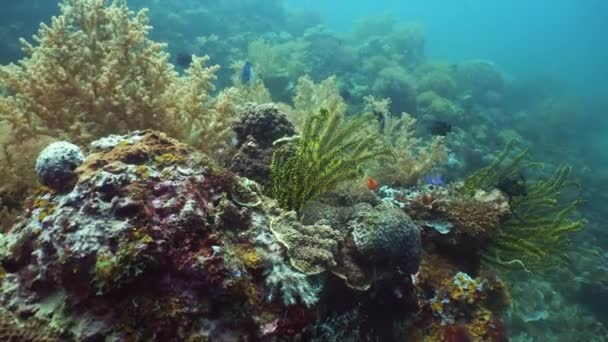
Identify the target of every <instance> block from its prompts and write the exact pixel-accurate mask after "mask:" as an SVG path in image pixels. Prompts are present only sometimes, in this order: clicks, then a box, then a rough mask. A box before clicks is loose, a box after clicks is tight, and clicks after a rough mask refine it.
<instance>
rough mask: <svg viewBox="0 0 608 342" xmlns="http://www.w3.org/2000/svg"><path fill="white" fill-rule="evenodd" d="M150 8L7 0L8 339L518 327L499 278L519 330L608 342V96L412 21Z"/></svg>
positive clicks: (278, 4)
mask: <svg viewBox="0 0 608 342" xmlns="http://www.w3.org/2000/svg"><path fill="white" fill-rule="evenodd" d="M129 5H130V6H135V7H133V8H138V9H139V8H143V7H144V6H149V7H150V10H149V11H148V10H147V9H143V10H139V11H138V12H132V11H130V10H129V9H128V8H127V1H126V0H112V1H109V0H62V1H61V2H60V8H59V11H57V9H56V5H55V4H42V2H40V1H34V0H30V1H28V0H26V1H22V2H15V3H14V4H12V3H7V4H5V5H3V11H2V13H0V18H1V19H2V20H0V37H2V38H3V39H2V43H3V45H2V49H1V51H0V58H6V56H10V60H8V59H3V62H2V63H4V61H5V60H6V61H7V62H10V61H12V62H13V63H12V64H8V65H4V66H0V178H1V179H2V182H1V183H0V287H1V288H2V290H1V291H0V306H1V307H0V321H1V322H0V330H1V332H0V335H1V336H0V340H18V341H22V340H28V341H39V340H40V341H44V340H51V341H59V340H61V341H70V340H86V341H98V340H108V341H110V340H111V341H115V340H116V341H118V340H126V341H258V340H259V341H287V340H289V341H338V340H339V341H342V340H344V341H400V340H408V341H409V340H413V341H420V340H428V341H506V340H507V335H506V330H507V329H506V327H505V323H504V322H503V320H502V318H503V314H504V313H505V308H506V306H507V305H508V303H509V298H508V295H507V294H506V286H505V283H503V282H502V281H501V280H499V279H498V277H497V276H496V274H494V273H493V272H494V271H496V272H500V278H501V279H505V280H507V281H508V283H509V287H510V288H512V289H513V291H512V293H513V294H514V298H513V299H514V300H513V306H512V308H511V309H510V310H509V311H507V312H506V314H504V317H505V318H506V320H505V322H506V323H507V326H508V327H509V329H508V330H509V333H510V334H511V336H510V337H511V339H512V340H514V341H530V340H535V339H538V338H539V336H542V338H543V339H545V340H556V341H557V340H560V339H561V340H568V341H570V340H589V341H593V340H603V336H606V327H605V324H603V322H604V321H606V319H605V317H606V310H605V308H603V307H602V303H604V302H605V301H606V298H608V295H607V293H608V290H607V289H608V280H607V278H606V267H605V264H606V260H607V258H608V256H607V255H608V254H606V253H605V252H604V250H602V249H601V248H598V247H597V245H600V244H602V243H603V242H605V240H606V239H605V233H604V232H603V230H602V229H601V227H602V225H603V223H604V221H605V220H604V218H603V216H602V215H601V213H602V208H603V207H602V203H605V200H606V199H607V197H606V195H605V194H606V193H607V192H606V191H605V189H603V187H601V186H597V185H598V184H601V180H603V179H605V178H606V177H604V176H605V173H606V172H605V170H604V169H605V168H602V167H600V165H599V164H600V163H601V162H600V161H603V159H605V158H601V153H599V152H601V151H600V150H599V149H598V148H597V147H596V146H588V145H590V144H591V143H596V145H597V146H600V145H601V144H597V142H601V141H603V140H601V137H599V138H597V141H592V140H591V139H590V138H585V139H579V138H580V137H581V134H580V132H587V130H588V128H589V125H588V123H589V122H591V123H593V125H595V123H596V122H598V118H600V117H601V115H599V114H601V112H600V111H599V110H598V111H596V112H594V111H593V110H589V108H586V107H582V106H580V105H579V103H577V102H574V101H572V100H571V99H570V98H569V97H568V94H565V93H564V92H562V91H561V89H559V87H558V86H556V84H557V82H554V80H551V79H548V78H538V77H536V78H535V76H534V75H526V77H527V78H528V77H529V78H530V80H522V79H518V77H517V76H516V75H511V74H506V73H503V72H502V70H501V68H500V67H499V66H497V65H495V64H494V63H492V62H491V61H485V60H476V59H473V60H468V61H464V62H458V63H455V64H454V63H452V62H450V61H446V62H438V61H436V60H434V59H432V58H428V57H427V56H426V55H425V37H424V35H423V32H422V30H421V27H420V26H416V25H411V24H404V23H403V22H402V21H401V19H400V18H398V17H396V16H394V15H391V14H387V15H381V16H376V17H369V18H367V19H364V20H362V21H360V22H359V23H357V24H356V25H355V26H354V27H353V28H352V30H351V31H350V32H348V30H341V31H332V30H330V29H329V28H328V26H326V25H324V23H323V20H322V19H321V16H320V15H319V14H318V13H315V12H312V11H308V10H296V9H293V8H292V7H290V5H288V2H285V1H282V0H269V1H262V2H260V1H251V0H226V1H206V2H205V1H203V2H201V1H190V0H188V1H180V2H162V1H152V2H150V1H142V0H129ZM53 10H55V12H53ZM26 12H27V16H24V13H26ZM16 13H19V19H20V20H19V22H16V20H15V18H13V15H15V14H16ZM51 13H53V14H56V16H55V17H54V18H53V19H52V20H51V21H50V23H47V24H42V25H41V26H40V28H39V30H38V33H37V34H36V35H34V36H33V38H32V40H31V42H27V41H25V40H21V46H22V48H23V54H22V55H18V54H17V53H16V51H17V49H18V47H19V41H18V40H16V39H13V37H18V36H24V37H28V36H31V34H32V33H31V31H29V30H34V29H35V24H33V23H37V22H39V21H40V20H43V18H46V17H50V15H49V14H51ZM148 14H149V15H150V18H151V20H150V21H149V20H148ZM227 22H229V23H230V25H226V23H227ZM150 23H154V26H155V27H154V30H152V26H151V25H150ZM150 37H153V38H154V39H155V40H156V41H158V42H167V44H164V43H163V44H161V43H157V42H155V41H154V40H152V39H151V38H150ZM9 40H10V41H9ZM207 55H208V56H207ZM20 56H23V57H22V58H21V57H20ZM200 56H202V57H200ZM19 58H21V60H18V59H19ZM172 63H174V64H175V65H173V64H172ZM216 64H217V65H216ZM219 64H221V65H222V68H220V67H219ZM244 66H247V69H246V70H247V74H246V77H242V75H243V74H242V71H243V68H244ZM505 70H506V69H505ZM216 86H217V88H216ZM273 101H274V102H273ZM603 107H605V106H603ZM603 107H601V108H603ZM583 112H589V114H584V113H583ZM360 113H364V114H360ZM237 114H238V115H237ZM414 117H415V118H416V119H414ZM597 126H598V127H599V126H600V125H597ZM161 131H162V133H161ZM540 133H542V134H540ZM174 139H176V140H174ZM575 140H576V141H575ZM57 141H60V142H57ZM556 141H559V142H562V144H561V145H563V146H564V149H556V148H555V146H556V145H555V143H556ZM68 142H69V143H71V144H74V145H67V144H68ZM515 142H517V143H518V144H521V145H528V146H531V151H532V152H534V153H535V155H542V156H543V162H547V163H553V164H556V165H557V164H559V163H569V164H570V165H573V167H572V168H571V167H569V166H559V167H556V168H553V167H551V168H548V167H546V168H543V167H541V165H540V163H533V162H531V161H529V159H528V151H527V150H519V149H517V148H516V147H515V146H516V145H515ZM564 142H568V143H564ZM52 143H54V144H52ZM505 143H507V148H506V149H504V150H503V151H502V152H500V153H498V154H496V153H495V151H497V150H499V149H500V147H501V146H503V145H504V144H505ZM51 144H52V145H51ZM561 145H560V146H561ZM45 147H47V150H45V151H43V153H40V152H41V151H42V150H43V149H44V148H45ZM564 152H567V153H564ZM592 153H593V154H592ZM598 155H600V156H599V157H598ZM37 157H39V158H38V160H36V158H37ZM586 159H590V160H591V159H592V160H591V161H590V160H586ZM224 167H226V169H224ZM471 170H478V171H477V172H473V173H472V174H471ZM551 170H554V172H553V173H551V172H550V171H551ZM34 171H36V172H34ZM570 179H572V180H574V182H576V183H580V184H582V186H581V188H575V187H570V186H569V185H570V184H572V182H571V181H570ZM459 180H460V181H459ZM37 182H38V183H39V184H40V185H42V186H41V187H37V185H36V183H37ZM582 189H584V190H582ZM579 192H580V193H581V194H580V195H584V196H585V198H588V199H590V200H591V203H590V204H591V205H587V206H583V205H582V204H583V202H582V201H581V200H580V199H578V198H579ZM267 196H270V197H274V198H269V197H267ZM288 210H290V211H288ZM584 217H589V218H590V224H589V226H590V227H589V228H591V229H586V230H585V232H583V233H582V235H577V236H576V237H575V236H574V235H573V234H572V233H574V232H578V231H580V230H582V229H583V227H585V226H586V224H587V220H586V219H585V218H584ZM604 225H605V224H604ZM572 245H574V247H579V248H578V249H574V248H571V247H573V246H572ZM553 266H559V267H553ZM548 267H551V268H550V269H549V270H546V268H548ZM531 271H533V272H531ZM564 279H567V280H568V281H564Z"/></svg>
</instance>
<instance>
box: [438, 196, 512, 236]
mask: <svg viewBox="0 0 608 342" xmlns="http://www.w3.org/2000/svg"><path fill="white" fill-rule="evenodd" d="M445 210H446V212H447V216H448V218H449V220H450V221H451V222H452V223H454V230H453V233H454V234H455V235H457V236H458V237H457V239H458V240H462V239H464V240H475V241H476V245H480V244H483V242H485V241H488V240H489V239H491V238H492V237H493V236H494V235H495V234H496V233H497V229H498V226H499V224H500V222H501V219H503V218H505V217H506V216H508V215H509V214H510V209H509V204H508V199H507V198H506V196H505V195H504V194H502V193H501V192H500V191H499V190H493V191H491V192H486V191H483V190H479V191H477V192H476V193H475V195H474V196H473V197H472V198H466V197H462V198H459V197H457V198H453V199H452V200H450V201H448V202H447V204H446V209H445ZM461 242H462V241H461Z"/></svg>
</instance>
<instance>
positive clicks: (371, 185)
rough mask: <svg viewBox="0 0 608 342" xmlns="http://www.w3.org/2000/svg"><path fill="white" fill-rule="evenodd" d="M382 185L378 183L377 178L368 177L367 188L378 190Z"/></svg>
mask: <svg viewBox="0 0 608 342" xmlns="http://www.w3.org/2000/svg"><path fill="white" fill-rule="evenodd" d="M379 187H380V183H378V181H377V180H375V179H373V178H372V177H369V178H368V179H367V188H368V189H369V190H371V191H376V190H378V188H379Z"/></svg>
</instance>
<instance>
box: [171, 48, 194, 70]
mask: <svg viewBox="0 0 608 342" xmlns="http://www.w3.org/2000/svg"><path fill="white" fill-rule="evenodd" d="M175 63H176V64H177V65H178V66H180V67H182V68H184V69H185V68H187V67H189V66H190V63H192V55H191V54H189V53H187V52H180V53H178V54H177V56H176V57H175Z"/></svg>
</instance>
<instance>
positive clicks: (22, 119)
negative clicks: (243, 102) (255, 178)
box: [0, 0, 236, 205]
mask: <svg viewBox="0 0 608 342" xmlns="http://www.w3.org/2000/svg"><path fill="white" fill-rule="evenodd" d="M60 7H61V15H59V16H57V17H54V18H53V20H52V23H51V25H50V26H47V25H45V24H42V25H41V27H40V30H39V32H38V34H37V35H35V36H34V41H35V43H29V42H26V41H25V40H22V45H23V49H24V51H25V53H26V57H25V58H23V59H22V60H21V61H19V63H18V64H11V65H7V66H0V122H2V125H3V126H4V125H5V122H6V129H7V130H8V133H9V136H10V139H6V140H5V139H3V140H5V141H2V142H0V147H2V148H3V153H4V156H2V157H0V160H1V161H2V162H1V163H0V173H1V174H3V175H17V174H19V175H23V176H22V177H20V179H13V178H14V177H7V178H3V185H2V187H3V188H8V190H1V192H2V193H3V194H2V198H3V203H7V202H8V197H7V196H5V195H4V193H7V192H9V193H11V192H12V193H15V192H24V191H27V190H28V189H29V188H31V187H32V186H33V184H35V182H34V181H32V180H33V175H30V174H28V173H27V172H23V170H31V166H32V165H33V163H32V162H31V161H32V160H33V159H34V158H35V155H36V154H37V153H38V152H39V151H40V149H41V147H43V146H44V145H45V144H41V142H46V143H48V141H49V140H51V139H64V140H69V141H72V142H75V143H77V144H80V145H84V144H86V143H88V142H90V141H91V140H93V139H95V138H99V137H101V136H104V135H107V134H115V133H126V132H127V131H129V130H136V129H144V128H153V129H157V130H161V131H164V132H166V133H168V134H170V135H171V136H173V137H176V138H179V139H181V140H188V141H189V142H190V143H191V144H192V145H194V146H195V147H198V148H200V149H202V150H204V151H205V152H207V153H208V154H209V155H212V156H217V155H218V154H219V153H221V152H222V151H223V150H224V149H225V148H226V147H227V145H228V143H229V141H230V137H231V129H230V123H231V120H232V118H233V116H234V115H233V113H234V108H233V106H232V100H233V98H234V97H235V96H236V94H235V92H234V91H226V92H224V93H222V94H221V95H219V96H218V97H217V98H216V99H212V98H211V97H210V96H209V93H210V92H211V91H213V89H214V88H213V85H212V84H211V82H212V81H213V80H214V79H215V73H216V72H217V70H218V68H219V67H218V66H211V67H205V63H206V62H207V60H208V57H194V58H193V60H192V64H191V66H190V68H189V69H188V70H187V71H186V76H184V77H180V76H179V75H178V74H177V73H176V72H175V70H174V69H173V66H172V65H171V64H170V63H169V55H168V54H167V53H166V52H165V51H164V49H165V47H166V46H165V45H164V44H160V43H156V42H154V41H152V40H150V39H149V38H148V37H147V36H148V34H149V31H150V29H151V27H150V26H149V25H148V19H147V17H146V11H144V10H142V11H140V12H138V13H137V14H133V13H132V12H130V11H129V9H128V8H127V6H126V1H124V0H115V1H112V2H109V1H105V0H65V1H63V2H62V3H61V4H60ZM15 146H19V149H20V152H19V153H15V151H14V150H15ZM23 146H25V147H26V148H25V150H23ZM4 205H6V204H4Z"/></svg>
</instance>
